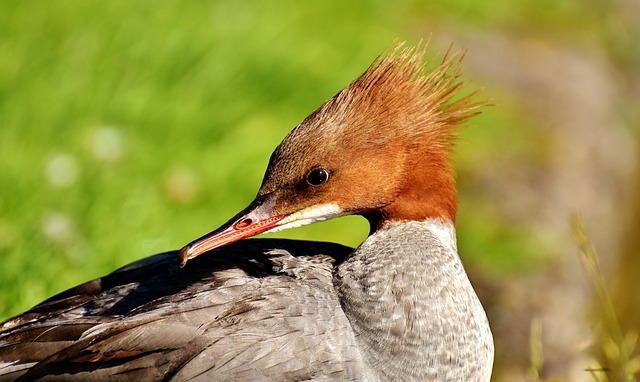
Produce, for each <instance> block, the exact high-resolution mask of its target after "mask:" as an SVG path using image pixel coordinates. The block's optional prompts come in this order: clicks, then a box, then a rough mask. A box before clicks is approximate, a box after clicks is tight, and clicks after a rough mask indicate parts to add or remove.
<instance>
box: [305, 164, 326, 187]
mask: <svg viewBox="0 0 640 382" xmlns="http://www.w3.org/2000/svg"><path fill="white" fill-rule="evenodd" d="M328 180H329V171H327V170H325V169H323V168H316V169H313V170H311V172H310V173H309V175H307V183H309V184H310V185H312V186H322V185H323V184H325V183H327V181H328Z"/></svg>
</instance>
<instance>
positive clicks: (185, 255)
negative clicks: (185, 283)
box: [178, 245, 191, 268]
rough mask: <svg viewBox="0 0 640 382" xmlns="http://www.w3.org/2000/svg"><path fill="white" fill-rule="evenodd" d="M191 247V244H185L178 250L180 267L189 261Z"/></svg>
mask: <svg viewBox="0 0 640 382" xmlns="http://www.w3.org/2000/svg"><path fill="white" fill-rule="evenodd" d="M190 249H191V245H187V246H184V247H182V249H181V250H180V252H178V261H179V263H180V268H184V266H185V265H187V261H189V259H190V256H189V250H190Z"/></svg>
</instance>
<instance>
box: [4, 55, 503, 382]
mask: <svg viewBox="0 0 640 382" xmlns="http://www.w3.org/2000/svg"><path fill="white" fill-rule="evenodd" d="M426 51H427V48H426V45H424V46H421V45H417V46H409V47H407V46H405V45H404V44H399V45H397V46H396V47H395V48H394V49H392V50H391V51H390V52H388V53H387V54H383V55H381V56H379V57H378V58H376V59H375V60H374V62H373V63H372V64H371V66H369V67H368V68H367V69H366V70H365V71H364V73H363V74H362V75H361V76H359V77H358V78H357V79H356V80H354V81H353V82H351V83H350V84H349V85H348V86H347V87H345V88H344V89H343V90H341V91H340V92H338V93H337V94H336V95H335V96H333V97H332V98H330V99H329V100H328V101H326V102H325V103H324V104H323V105H321V106H320V107H319V108H317V109H316V110H315V111H313V112H312V113H311V114H310V115H309V116H308V117H307V118H305V119H304V120H303V121H302V122H301V123H300V124H299V125H297V126H296V127H295V128H294V129H293V130H292V131H291V132H290V133H289V134H288V135H287V136H286V137H285V138H284V139H283V140H282V142H281V143H280V144H279V145H278V146H277V148H276V149H275V151H274V152H273V154H272V155H271V157H270V159H269V162H268V166H267V169H266V173H265V175H264V178H263V181H262V184H261V186H260V188H259V191H258V193H257V195H256V197H255V199H254V200H253V201H252V202H250V203H249V205H248V207H246V208H245V209H243V210H241V211H240V212H239V213H238V214H237V215H235V216H234V217H232V218H231V219H230V220H228V221H227V222H226V223H225V224H223V225H222V226H220V227H219V228H217V229H215V230H214V231H212V232H211V233H209V234H207V235H204V236H202V237H200V238H199V239H197V240H194V241H192V242H191V243H189V244H187V245H186V246H184V247H183V248H182V249H181V250H179V251H173V252H167V253H161V254H158V255H154V256H151V257H147V258H143V259H141V260H138V261H135V262H133V263H131V264H129V265H126V266H124V267H122V268H120V269H118V270H116V271H114V272H112V273H110V274H108V275H106V276H104V277H101V278H98V279H95V280H92V281H88V282H86V283H84V284H81V285H79V286H76V287H74V288H71V289H69V290H67V291H64V292H62V293H60V294H58V295H55V296H53V297H51V298H49V299H47V300H45V301H43V302H42V303H40V304H38V305H37V306H35V307H33V308H32V309H30V310H28V311H27V312H25V313H22V314H19V315H17V316H15V317H13V318H10V319H8V320H7V321H5V322H3V323H2V324H0V381H59V380H60V381H75V380H81V381H97V380H116V381H117V380H126V381H131V380H136V381H443V382H446V381H457V382H459V381H478V382H486V381H489V380H490V378H491V373H492V365H493V357H494V343H493V337H492V334H491V329H490V326H489V322H488V320H487V315H486V313H485V311H484V309H483V307H482V304H481V303H480V301H479V299H478V297H477V295H476V293H475V291H474V288H473V286H472V284H471V282H470V280H469V278H468V277H467V274H466V272H465V269H464V266H463V263H462V261H461V259H460V257H459V255H458V250H457V244H456V228H455V222H456V211H457V193H456V187H455V177H454V172H453V166H452V163H451V159H450V154H451V152H452V150H453V148H454V145H455V141H456V135H457V133H458V131H459V130H460V127H461V126H463V125H464V124H465V122H466V121H467V120H468V119H469V118H470V117H472V116H474V115H476V114H478V113H479V112H480V111H481V108H482V106H484V105H485V104H486V102H484V101H481V100H480V101H479V100H478V97H477V96H478V94H479V90H476V91H472V92H470V93H468V92H467V93H468V94H466V95H465V94H464V93H465V92H466V91H463V89H465V88H466V87H467V83H466V82H464V81H462V80H461V65H462V61H463V58H464V51H460V52H455V53H450V52H447V54H446V55H445V56H444V58H442V60H441V61H439V62H437V63H436V64H435V65H434V64H431V62H430V61H429V60H425V54H426ZM429 65H431V67H433V68H432V69H428V68H429ZM344 215H360V216H363V217H364V218H366V219H367V220H368V222H369V226H370V232H369V235H368V237H367V238H366V239H365V240H364V241H363V242H362V243H361V244H360V245H359V246H358V247H357V248H355V249H354V248H350V247H346V246H343V245H340V244H335V243H330V242H316V241H299V240H286V239H272V238H252V239H248V238H250V237H252V236H256V235H259V234H262V233H270V232H277V231H282V230H285V229H289V228H295V227H299V226H303V225H307V224H312V223H315V222H320V221H325V220H328V219H333V218H338V217H340V216H344ZM245 239H248V240H245Z"/></svg>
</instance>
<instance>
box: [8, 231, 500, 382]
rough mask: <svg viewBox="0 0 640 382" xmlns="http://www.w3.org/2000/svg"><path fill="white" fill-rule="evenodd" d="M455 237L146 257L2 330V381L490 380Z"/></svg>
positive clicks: (479, 316)
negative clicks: (185, 258)
mask: <svg viewBox="0 0 640 382" xmlns="http://www.w3.org/2000/svg"><path fill="white" fill-rule="evenodd" d="M452 230H453V227H452V226H450V225H447V224H444V223H441V222H439V221H428V222H422V223H419V222H412V223H400V224H389V226H388V227H385V228H384V229H381V230H379V231H378V232H376V233H375V234H373V235H372V236H370V237H369V238H368V239H367V240H366V241H365V242H364V243H363V244H362V245H361V246H360V247H359V248H358V249H357V250H355V252H353V253H352V254H350V252H351V249H350V248H347V247H343V246H339V245H336V244H330V243H316V242H300V241H288V240H245V241H241V242H238V243H234V244H231V245H229V246H226V247H223V248H220V249H216V250H214V251H213V252H212V253H210V254H208V256H202V257H200V258H197V259H195V260H193V261H192V262H190V263H189V264H188V265H187V267H186V268H185V269H179V268H178V264H177V262H176V261H175V253H167V254H161V255H156V256H153V257H150V258H147V259H143V260H141V261H138V262H136V263H133V264H131V265H129V266H127V267H124V268H122V269H120V270H118V271H116V272H114V273H112V274H110V275H108V276H105V277H103V278H101V279H97V280H93V281H91V282H88V283H86V284H83V285H80V286H78V287H76V288H73V289H71V290H69V291H67V292H64V293H62V294H60V295H58V296H55V297H53V298H51V299H49V300H47V301H45V302H44V303H42V304H40V305H38V306H36V307H35V308H34V309H32V310H31V311H29V312H26V313H24V314H22V315H20V316H17V317H15V318H13V319H11V320H9V321H7V322H5V323H4V324H2V326H1V327H0V330H1V332H0V360H1V362H2V363H3V365H4V366H5V368H4V369H2V368H0V380H2V381H5V380H13V379H15V378H18V377H20V378H19V379H18V380H24V381H27V380H29V381H30V380H38V378H40V377H42V380H47V381H48V380H82V381H89V380H100V379H104V378H108V379H110V380H115V379H120V380H138V381H142V380H150V381H151V380H154V381H155V380H168V381H182V380H196V381H197V380H203V381H210V380H234V381H255V380H265V381H298V380H318V381H321V380H351V381H386V380H396V381H411V380H415V381H487V380H488V376H489V375H490V371H491V362H492V357H493V347H492V346H493V345H492V344H493V343H492V340H491V334H490V331H489V326H488V323H487V321H486V317H485V315H484V311H483V310H482V307H481V305H480V303H479V302H478V300H477V297H476V296H475V293H474V292H473V289H472V287H471V285H470V283H469V281H468V279H467V278H466V275H465V272H464V269H463V268H462V264H461V263H460V260H459V258H458V256H457V253H456V251H455V238H452V237H451V236H450V235H452V232H453V231H452ZM443 232H444V234H445V235H449V236H442V233H443ZM443 238H444V240H443ZM447 238H448V239H447ZM398 239H400V240H398ZM2 363H0V364H2ZM8 365H10V366H8ZM20 365H25V366H28V367H29V368H28V369H24V370H20V367H21V366H20ZM11 370H15V372H13V373H10V374H5V375H3V372H6V371H11Z"/></svg>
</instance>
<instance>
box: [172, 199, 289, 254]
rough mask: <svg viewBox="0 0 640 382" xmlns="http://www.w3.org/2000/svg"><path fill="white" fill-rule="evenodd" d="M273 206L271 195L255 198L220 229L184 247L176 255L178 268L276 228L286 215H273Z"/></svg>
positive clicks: (273, 201)
mask: <svg viewBox="0 0 640 382" xmlns="http://www.w3.org/2000/svg"><path fill="white" fill-rule="evenodd" d="M274 206H275V197H274V196H273V195H272V194H270V195H265V196H264V197H258V198H256V199H255V200H254V201H253V202H252V203H251V204H250V205H249V206H248V207H247V208H245V209H244V210H242V211H241V212H240V213H239V214H237V215H236V216H234V217H233V218H231V220H229V221H228V222H226V223H225V224H223V225H222V226H221V227H220V228H218V229H216V230H215V231H213V232H211V233H209V234H207V235H204V236H203V237H201V238H199V239H197V240H194V241H192V242H191V243H189V244H187V245H185V246H184V247H183V248H182V249H181V250H180V253H179V255H178V258H179V260H180V266H181V267H184V266H185V264H186V263H187V261H189V260H191V259H193V258H195V257H197V256H200V255H201V254H203V253H205V252H207V251H210V250H212V249H214V248H218V247H221V246H223V245H226V244H230V243H233V242H236V241H238V240H242V239H245V238H248V237H251V236H255V235H259V234H261V233H263V232H266V231H269V230H271V229H273V228H276V227H277V226H278V223H279V222H280V221H281V220H282V219H284V218H285V217H286V216H287V215H280V216H277V215H275V213H274Z"/></svg>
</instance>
